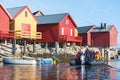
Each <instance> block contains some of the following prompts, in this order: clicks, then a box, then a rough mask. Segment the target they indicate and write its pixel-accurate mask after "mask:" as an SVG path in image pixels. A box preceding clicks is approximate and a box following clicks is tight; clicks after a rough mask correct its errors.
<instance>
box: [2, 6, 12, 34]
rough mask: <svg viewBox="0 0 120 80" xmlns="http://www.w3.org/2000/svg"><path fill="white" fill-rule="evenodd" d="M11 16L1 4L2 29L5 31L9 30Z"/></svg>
mask: <svg viewBox="0 0 120 80" xmlns="http://www.w3.org/2000/svg"><path fill="white" fill-rule="evenodd" d="M9 24H10V17H9V16H8V15H7V13H6V12H5V10H4V9H3V7H2V6H1V5H0V30H4V32H6V31H8V30H9Z"/></svg>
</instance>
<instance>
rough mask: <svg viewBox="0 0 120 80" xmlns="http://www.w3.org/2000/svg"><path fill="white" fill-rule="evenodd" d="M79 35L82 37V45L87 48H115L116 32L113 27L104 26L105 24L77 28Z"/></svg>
mask: <svg viewBox="0 0 120 80" xmlns="http://www.w3.org/2000/svg"><path fill="white" fill-rule="evenodd" d="M77 29H78V32H79V35H80V36H82V37H83V44H82V45H88V46H102V47H109V46H117V40H118V31H117V29H116V27H115V25H108V26H107V25H106V23H105V24H104V25H103V24H101V26H99V27H97V26H95V25H93V26H84V27H78V28H77Z"/></svg>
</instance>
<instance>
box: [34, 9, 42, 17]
mask: <svg viewBox="0 0 120 80" xmlns="http://www.w3.org/2000/svg"><path fill="white" fill-rule="evenodd" d="M33 15H34V16H43V15H44V13H43V12H42V11H40V10H38V11H36V12H33Z"/></svg>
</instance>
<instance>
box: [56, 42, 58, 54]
mask: <svg viewBox="0 0 120 80" xmlns="http://www.w3.org/2000/svg"><path fill="white" fill-rule="evenodd" d="M55 48H56V53H57V54H58V53H59V42H55Z"/></svg>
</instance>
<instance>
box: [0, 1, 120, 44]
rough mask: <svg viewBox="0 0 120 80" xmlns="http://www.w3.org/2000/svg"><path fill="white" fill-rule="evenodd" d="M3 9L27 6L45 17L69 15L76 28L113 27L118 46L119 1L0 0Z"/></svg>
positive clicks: (119, 26) (119, 28)
mask: <svg viewBox="0 0 120 80" xmlns="http://www.w3.org/2000/svg"><path fill="white" fill-rule="evenodd" d="M0 3H1V4H2V5H3V6H4V8H12V7H19V6H25V5H26V6H28V7H29V9H30V10H31V11H32V12H35V11H37V10H41V11H42V12H43V13H44V14H45V15H47V14H58V13H70V15H71V16H72V18H73V20H74V21H75V23H76V24H77V26H78V27H82V26H88V25H96V26H100V23H101V22H102V23H106V24H107V25H115V26H116V28H117V30H118V44H120V41H119V40H120V37H119V36H120V33H119V31H120V9H119V8H120V0H0Z"/></svg>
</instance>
